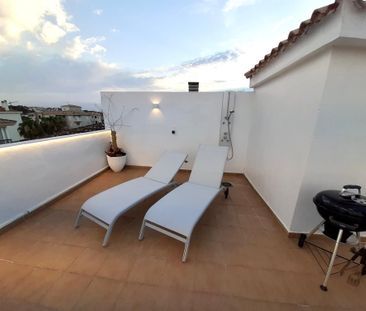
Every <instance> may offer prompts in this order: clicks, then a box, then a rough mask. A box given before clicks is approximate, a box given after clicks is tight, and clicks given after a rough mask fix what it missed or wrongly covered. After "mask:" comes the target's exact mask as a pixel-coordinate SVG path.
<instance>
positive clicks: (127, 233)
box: [0, 167, 366, 311]
mask: <svg viewBox="0 0 366 311" xmlns="http://www.w3.org/2000/svg"><path fill="white" fill-rule="evenodd" d="M145 173H146V169H145V168H136V167H127V168H126V169H125V170H124V171H123V172H122V173H119V174H115V173H112V172H111V171H109V170H108V171H106V172H103V173H102V174H101V175H99V176H97V177H96V178H94V179H92V180H91V181H89V182H87V183H85V184H84V185H82V186H81V187H80V188H78V189H77V190H75V191H73V192H71V193H69V194H68V195H66V196H64V197H63V198H61V199H59V200H58V201H56V202H54V203H52V204H51V205H50V206H48V207H47V208H44V209H42V210H40V211H39V212H37V213H35V214H33V215H32V216H31V217H28V218H27V219H26V220H25V221H22V222H20V223H18V224H17V225H16V226H14V227H13V228H11V229H9V230H7V231H6V232H4V233H3V234H1V236H0V279H1V282H0V305H1V310H2V311H5V310H140V309H146V310H205V309H206V310H281V311H283V310H347V308H351V309H352V310H359V309H362V308H363V306H364V298H363V295H362V294H363V293H365V289H366V283H365V282H361V284H360V286H359V287H352V286H350V285H348V284H347V283H346V280H347V276H343V277H340V276H335V277H332V279H331V282H330V286H329V287H330V289H329V291H328V292H322V291H321V290H320V289H319V284H320V283H321V282H322V279H323V274H322V272H321V270H320V268H319V266H318V265H317V264H316V262H315V260H314V258H313V257H312V255H311V253H310V251H309V249H307V248H304V249H299V248H298V247H297V240H296V239H290V238H288V237H287V234H286V232H285V231H284V230H283V229H282V227H281V226H280V225H279V224H278V223H277V220H275V218H274V217H273V216H272V213H271V212H270V210H269V209H268V207H267V206H266V205H265V204H264V203H263V201H262V200H261V199H260V198H259V196H258V195H257V194H256V192H255V191H254V190H253V189H252V188H251V186H250V185H249V183H248V182H247V180H246V179H245V177H243V175H236V174H226V175H225V176H224V180H226V181H230V182H232V183H233V184H234V187H233V188H232V191H231V193H230V197H229V198H228V199H227V200H224V198H223V195H220V196H219V197H218V198H217V199H216V201H215V202H214V204H212V205H211V206H210V207H209V209H208V210H207V212H206V213H205V215H204V217H203V218H202V219H201V221H200V222H199V224H198V225H197V227H196V229H195V231H194V235H193V239H192V245H191V250H190V255H189V257H188V261H187V263H182V262H181V253H182V248H183V245H182V243H180V242H178V241H176V240H173V239H170V238H168V237H165V236H163V235H161V234H158V233H157V232H155V231H152V230H149V229H147V230H146V234H145V239H144V240H143V241H142V242H139V241H138V239H137V236H138V231H139V228H140V225H141V221H142V218H143V216H144V214H145V212H146V210H147V208H148V207H149V206H150V205H151V203H152V201H156V200H157V199H158V198H159V197H161V196H162V195H163V194H159V195H158V196H155V197H154V198H152V199H150V200H148V201H146V202H144V203H143V204H141V205H139V206H138V207H136V208H134V209H132V210H130V211H129V212H128V213H127V214H126V215H125V216H123V217H121V218H120V220H119V221H118V223H117V224H116V227H115V229H114V231H113V234H112V236H111V240H110V244H109V246H108V247H106V248H103V247H102V246H101V242H102V239H103V237H104V234H105V230H104V229H102V228H101V227H99V226H97V225H96V224H94V223H92V222H90V221H88V220H87V219H83V220H82V223H81V226H80V228H79V229H74V228H73V223H74V220H75V217H76V215H77V212H78V210H79V208H80V206H81V205H82V203H83V202H84V201H85V200H86V199H88V198H89V197H91V196H93V195H94V194H96V193H98V192H100V191H103V190H105V189H107V188H109V187H111V186H113V185H116V184H118V183H121V182H123V181H126V180H129V179H132V178H135V177H137V176H141V175H143V174H145ZM188 173H189V172H188V171H181V172H180V173H179V174H178V176H177V180H178V181H180V182H182V181H185V180H187V179H188V175H189V174H188Z"/></svg>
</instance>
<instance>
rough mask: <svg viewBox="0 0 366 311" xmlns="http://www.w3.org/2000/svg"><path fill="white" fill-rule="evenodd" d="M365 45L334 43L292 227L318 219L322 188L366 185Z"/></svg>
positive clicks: (296, 229) (300, 227)
mask: <svg viewBox="0 0 366 311" xmlns="http://www.w3.org/2000/svg"><path fill="white" fill-rule="evenodd" d="M365 73H366V48H352V47H350V46H348V47H334V48H333V49H332V52H331V59H330V65H329V72H328V76H327V81H326V84H325V88H324V96H323V100H322V102H321V105H320V107H319V115H318V118H317V124H316V127H315V131H314V140H313V142H312V145H311V150H310V153H309V157H308V161H307V162H308V163H307V168H306V172H305V176H304V179H303V182H302V186H301V189H300V194H299V199H298V201H297V204H296V213H295V215H294V218H293V221H292V224H291V231H294V232H306V231H309V230H310V229H312V227H314V226H315V224H316V223H318V222H319V221H320V219H321V218H320V217H319V215H318V213H317V211H316V209H315V208H314V205H313V204H312V198H313V196H314V195H315V194H316V193H317V192H319V191H320V190H325V189H341V188H342V186H343V185H345V184H359V185H361V186H362V187H363V189H364V191H365V187H366V170H365V166H366V92H365Z"/></svg>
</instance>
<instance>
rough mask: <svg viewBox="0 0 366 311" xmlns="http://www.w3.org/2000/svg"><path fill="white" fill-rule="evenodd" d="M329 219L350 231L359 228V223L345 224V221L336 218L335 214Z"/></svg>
mask: <svg viewBox="0 0 366 311" xmlns="http://www.w3.org/2000/svg"><path fill="white" fill-rule="evenodd" d="M329 221H330V222H331V223H332V224H333V225H335V226H337V227H338V228H341V229H343V230H348V231H356V230H357V228H358V224H354V225H350V224H345V223H344V222H341V221H338V220H336V219H335V218H334V217H333V216H330V217H329Z"/></svg>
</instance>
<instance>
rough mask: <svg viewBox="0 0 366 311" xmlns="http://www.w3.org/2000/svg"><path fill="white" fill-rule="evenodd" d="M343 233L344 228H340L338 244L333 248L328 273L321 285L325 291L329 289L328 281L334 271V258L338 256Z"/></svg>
mask: <svg viewBox="0 0 366 311" xmlns="http://www.w3.org/2000/svg"><path fill="white" fill-rule="evenodd" d="M342 235H343V229H339V232H338V237H337V242H336V244H335V246H334V250H333V254H332V258H331V259H330V262H329V266H328V270H327V274H326V275H325V279H324V282H323V284H322V285H320V289H321V290H323V291H327V290H328V288H327V283H328V280H329V277H330V274H331V273H332V268H333V265H334V260H335V259H336V257H337V252H338V246H339V243H340V241H341V239H342Z"/></svg>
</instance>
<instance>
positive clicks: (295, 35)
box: [245, 0, 341, 78]
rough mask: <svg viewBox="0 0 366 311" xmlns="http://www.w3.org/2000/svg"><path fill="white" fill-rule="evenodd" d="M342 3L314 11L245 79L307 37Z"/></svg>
mask: <svg viewBox="0 0 366 311" xmlns="http://www.w3.org/2000/svg"><path fill="white" fill-rule="evenodd" d="M340 1H341V0H336V1H335V2H334V3H332V4H329V5H326V6H324V7H321V8H319V9H316V10H314V12H313V14H312V15H311V18H310V19H308V20H306V21H303V22H302V23H301V24H300V26H299V28H297V29H294V30H292V31H290V33H289V34H288V37H287V39H286V40H283V41H281V42H280V43H279V44H278V46H277V47H275V48H273V49H272V51H271V52H270V53H269V54H267V55H265V56H264V58H263V59H262V60H260V61H259V62H258V64H256V65H255V66H254V67H253V68H252V69H250V70H249V71H248V72H246V73H245V77H246V78H251V77H252V76H253V75H255V74H256V73H257V72H258V71H259V70H260V69H262V68H263V67H264V66H266V65H267V64H268V63H269V62H270V61H271V60H272V59H274V58H275V57H277V56H278V55H279V54H281V53H283V52H284V51H286V50H287V49H288V47H290V46H291V45H292V44H294V43H295V42H296V41H297V40H298V39H299V38H300V37H302V36H303V35H305V34H306V33H307V32H308V31H309V29H310V28H311V27H313V26H314V25H315V24H317V23H319V22H320V21H321V20H322V19H323V18H325V17H326V16H328V15H330V14H332V13H334V12H335V11H336V10H337V8H338V6H339V2H340Z"/></svg>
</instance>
